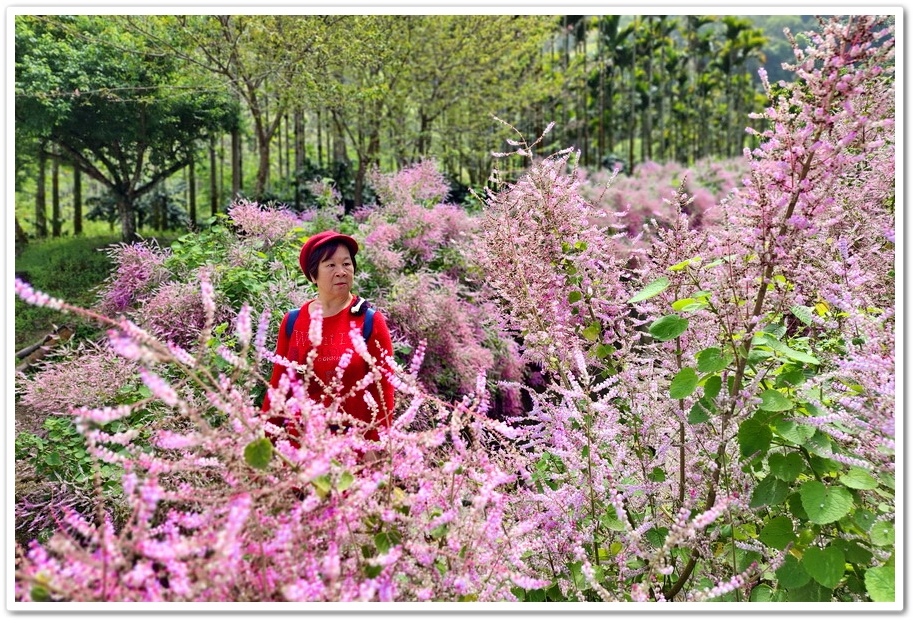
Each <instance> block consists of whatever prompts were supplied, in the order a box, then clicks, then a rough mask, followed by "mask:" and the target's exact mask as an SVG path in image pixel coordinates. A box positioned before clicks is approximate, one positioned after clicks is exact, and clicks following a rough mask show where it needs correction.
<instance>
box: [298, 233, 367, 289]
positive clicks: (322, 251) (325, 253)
mask: <svg viewBox="0 0 916 623" xmlns="http://www.w3.org/2000/svg"><path fill="white" fill-rule="evenodd" d="M337 247H343V248H344V249H346V250H347V253H349V254H350V261H351V262H353V274H354V275H355V274H356V270H357V266H356V258H355V257H353V253H352V252H351V251H350V247H348V246H347V245H345V244H344V243H342V242H341V241H340V240H328V241H327V242H325V243H323V244H320V245H318V246H317V247H315V250H314V251H312V252H311V254H310V255H309V261H308V264H307V265H306V268H307V269H308V272H307V273H306V275H307V276H308V278H309V279H311V280H312V281H315V280H316V279H318V265H319V264H321V263H322V262H323V261H325V260H326V259H328V258H329V257H331V256H332V255H334V254H335V253H337Z"/></svg>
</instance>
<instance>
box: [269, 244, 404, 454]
mask: <svg viewBox="0 0 916 623" xmlns="http://www.w3.org/2000/svg"><path fill="white" fill-rule="evenodd" d="M358 251H359V245H358V244H357V243H356V240H354V239H353V238H351V237H350V236H347V235H344V234H340V233H337V232H336V231H323V232H321V233H320V234H315V235H314V236H312V237H310V238H309V239H308V240H307V241H306V242H305V244H304V245H302V250H301V251H300V252H299V266H300V267H301V268H302V272H303V273H305V277H306V279H308V280H309V281H311V282H312V283H314V284H315V285H316V286H317V287H318V297H317V298H316V299H313V300H311V301H308V302H306V303H305V304H304V305H303V306H302V308H301V309H300V311H299V315H298V316H297V317H296V319H295V322H294V324H293V326H292V330H291V331H290V330H289V329H288V328H287V326H286V324H287V322H289V320H290V314H286V316H284V317H283V321H282V322H281V323H280V335H279V338H278V339H277V350H276V352H277V354H278V355H281V356H283V357H285V358H287V359H289V360H290V361H295V362H298V363H301V362H304V361H305V360H306V357H307V356H308V354H309V352H310V351H311V349H312V348H313V346H312V343H311V341H310V340H309V327H310V325H311V312H312V311H313V310H314V309H315V306H316V305H320V306H321V315H322V317H323V320H322V325H321V344H320V345H319V346H318V348H317V351H318V352H317V356H316V357H315V360H314V367H313V370H314V372H313V376H312V378H310V379H309V384H308V394H309V397H311V398H312V400H315V401H316V402H321V403H323V404H324V405H325V406H328V405H330V403H331V400H332V397H333V396H332V395H329V393H328V392H326V391H325V389H324V388H323V385H324V386H327V385H329V384H330V383H331V381H332V380H333V379H334V378H335V376H336V374H337V368H338V364H339V363H340V361H341V357H342V356H343V355H344V353H346V352H347V351H350V352H351V353H352V355H351V356H350V357H349V363H347V365H346V368H345V369H344V373H343V379H342V382H343V390H342V391H341V392H340V394H341V395H346V394H348V393H349V392H350V390H351V389H352V388H353V387H354V386H355V385H356V384H357V383H358V382H359V381H360V380H361V379H363V378H364V377H365V376H366V373H367V372H368V371H369V364H368V363H366V361H365V360H364V359H363V358H362V357H360V356H359V355H358V354H356V353H355V350H354V348H353V342H352V340H351V339H350V329H351V326H350V323H355V324H356V327H357V328H358V329H359V330H360V331H362V330H363V324H364V323H365V321H366V313H365V309H364V308H357V306H356V303H357V297H356V296H354V295H353V293H352V292H350V289H351V288H352V287H353V275H354V273H355V272H356V259H355V258H356V254H357V252H358ZM364 335H365V333H364ZM287 336H288V337H287ZM366 345H367V347H368V350H369V354H370V355H372V357H374V358H375V362H376V364H377V365H379V366H381V367H383V368H387V364H386V362H385V361H386V360H385V358H386V357H389V356H391V355H392V352H393V349H392V346H391V335H390V334H389V332H388V326H387V324H386V323H385V318H384V316H382V314H381V313H379V312H375V313H374V314H373V319H372V332H371V334H370V335H369V337H368V338H367V339H366ZM285 373H286V368H285V367H284V366H282V365H280V364H276V363H275V364H274V367H273V374H271V377H270V385H271V387H277V384H278V383H279V381H280V378H281V376H282V375H283V374H285ZM319 381H321V382H319ZM380 384H381V392H379V383H372V384H370V385H369V387H368V388H367V389H365V390H362V391H358V392H355V393H354V395H352V396H350V397H348V398H347V399H345V400H344V401H343V403H342V405H341V407H342V409H343V411H344V412H345V413H346V414H347V415H349V416H351V417H353V418H356V419H358V420H361V421H363V422H366V423H367V424H368V428H367V430H366V433H365V437H366V438H367V439H373V440H378V438H379V435H378V429H379V427H387V426H388V425H389V424H390V422H391V415H392V411H393V409H394V387H393V386H392V385H391V382H390V381H389V380H388V378H387V377H383V378H382V380H381V382H380ZM366 392H368V393H369V394H370V395H371V398H372V400H371V402H374V404H375V405H377V409H376V413H375V414H373V410H372V408H371V407H370V406H369V402H367V397H366V396H365V393H366ZM269 409H270V397H269V394H268V395H266V396H265V397H264V403H263V405H262V407H261V410H262V411H267V410H269ZM271 421H272V422H274V423H275V424H278V425H283V422H282V421H277V420H276V419H272V420H271ZM286 428H287V430H288V431H289V432H290V433H291V436H292V437H293V443H294V445H297V446H298V444H296V443H295V437H296V433H295V429H296V427H295V423H294V422H286Z"/></svg>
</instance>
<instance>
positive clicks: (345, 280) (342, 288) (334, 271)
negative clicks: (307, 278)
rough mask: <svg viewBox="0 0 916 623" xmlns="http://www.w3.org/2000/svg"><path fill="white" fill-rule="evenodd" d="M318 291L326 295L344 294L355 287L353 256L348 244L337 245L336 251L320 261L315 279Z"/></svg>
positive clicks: (347, 293)
mask: <svg viewBox="0 0 916 623" xmlns="http://www.w3.org/2000/svg"><path fill="white" fill-rule="evenodd" d="M315 285H317V286H318V293H319V294H324V295H326V296H331V297H335V296H343V295H349V294H350V288H352V287H353V258H351V257H350V250H349V249H348V248H347V246H346V245H344V244H340V245H337V250H336V251H334V253H333V254H332V255H331V256H330V257H328V258H326V259H324V260H322V261H321V262H318V276H317V278H316V280H315Z"/></svg>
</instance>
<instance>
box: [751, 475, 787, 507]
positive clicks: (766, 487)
mask: <svg viewBox="0 0 916 623" xmlns="http://www.w3.org/2000/svg"><path fill="white" fill-rule="evenodd" d="M788 495H789V485H788V484H787V483H785V482H783V481H782V480H779V479H778V478H774V477H773V476H772V475H770V476H767V477H766V478H764V479H763V480H761V481H760V484H758V485H757V487H756V488H755V489H754V493H753V494H752V495H751V502H750V506H751V508H760V507H761V506H773V505H775V504H782V503H783V501H784V500H785V499H786V497H788Z"/></svg>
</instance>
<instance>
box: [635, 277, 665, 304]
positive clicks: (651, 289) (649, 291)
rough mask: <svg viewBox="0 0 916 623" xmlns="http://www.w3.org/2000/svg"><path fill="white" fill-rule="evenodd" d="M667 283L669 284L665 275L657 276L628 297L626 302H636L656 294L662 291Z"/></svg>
mask: <svg viewBox="0 0 916 623" xmlns="http://www.w3.org/2000/svg"><path fill="white" fill-rule="evenodd" d="M669 285H671V282H670V281H669V280H668V278H667V277H659V278H658V279H656V280H655V281H653V282H652V283H650V284H649V285H647V286H646V287H645V288H643V289H642V290H640V291H639V292H637V293H636V294H634V295H633V296H632V297H630V299H629V300H628V301H627V303H638V302H640V301H645V300H647V299H650V298H652V297H653V296H657V295H659V294H661V293H662V292H664V291H665V290H666V289H667V288H668V286H669Z"/></svg>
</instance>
